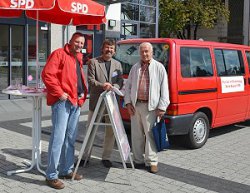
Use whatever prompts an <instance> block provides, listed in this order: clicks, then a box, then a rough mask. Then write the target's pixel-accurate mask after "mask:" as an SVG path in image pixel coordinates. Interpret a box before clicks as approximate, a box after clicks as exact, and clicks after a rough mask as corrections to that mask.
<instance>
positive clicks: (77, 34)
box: [71, 32, 84, 39]
mask: <svg viewBox="0 0 250 193" xmlns="http://www.w3.org/2000/svg"><path fill="white" fill-rule="evenodd" d="M75 36H80V37H84V35H83V33H81V32H75V33H73V35H72V36H71V39H73V38H74V37H75Z"/></svg>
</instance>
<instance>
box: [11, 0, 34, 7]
mask: <svg viewBox="0 0 250 193" xmlns="http://www.w3.org/2000/svg"><path fill="white" fill-rule="evenodd" d="M10 7H11V8H26V9H30V8H32V7H34V0H10Z"/></svg>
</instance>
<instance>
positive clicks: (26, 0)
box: [0, 0, 105, 25]
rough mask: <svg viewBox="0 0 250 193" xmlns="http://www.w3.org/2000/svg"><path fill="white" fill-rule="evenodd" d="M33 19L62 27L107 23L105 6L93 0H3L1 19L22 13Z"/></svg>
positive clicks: (0, 12) (0, 8)
mask: <svg viewBox="0 0 250 193" xmlns="http://www.w3.org/2000/svg"><path fill="white" fill-rule="evenodd" d="M23 10H24V11H25V13H26V15H27V17H29V18H32V19H37V11H38V20H39V21H44V22H49V23H56V24H61V25H68V24H72V25H84V24H85V25H87V24H101V23H103V22H105V6H103V5H101V4H98V3H96V2H94V1H92V0H1V1H0V17H19V16H21V14H22V11H23Z"/></svg>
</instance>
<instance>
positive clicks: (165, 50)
mask: <svg viewBox="0 0 250 193" xmlns="http://www.w3.org/2000/svg"><path fill="white" fill-rule="evenodd" d="M139 45H140V44H139V43H138V44H118V45H117V48H116V55H115V56H114V58H115V59H116V60H118V61H120V62H121V64H122V68H123V73H124V74H129V71H130V69H131V67H132V66H133V65H134V64H136V63H137V62H138V61H140V53H139ZM152 46H153V52H154V54H153V58H154V59H155V60H157V61H159V62H161V63H162V64H163V65H164V66H165V68H166V70H167V68H168V62H169V45H168V44H161V43H157V44H154V43H152Z"/></svg>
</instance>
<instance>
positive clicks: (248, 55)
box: [246, 51, 250, 71]
mask: <svg viewBox="0 0 250 193" xmlns="http://www.w3.org/2000/svg"><path fill="white" fill-rule="evenodd" d="M246 56H247V63H248V69H249V71H250V51H246Z"/></svg>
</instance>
